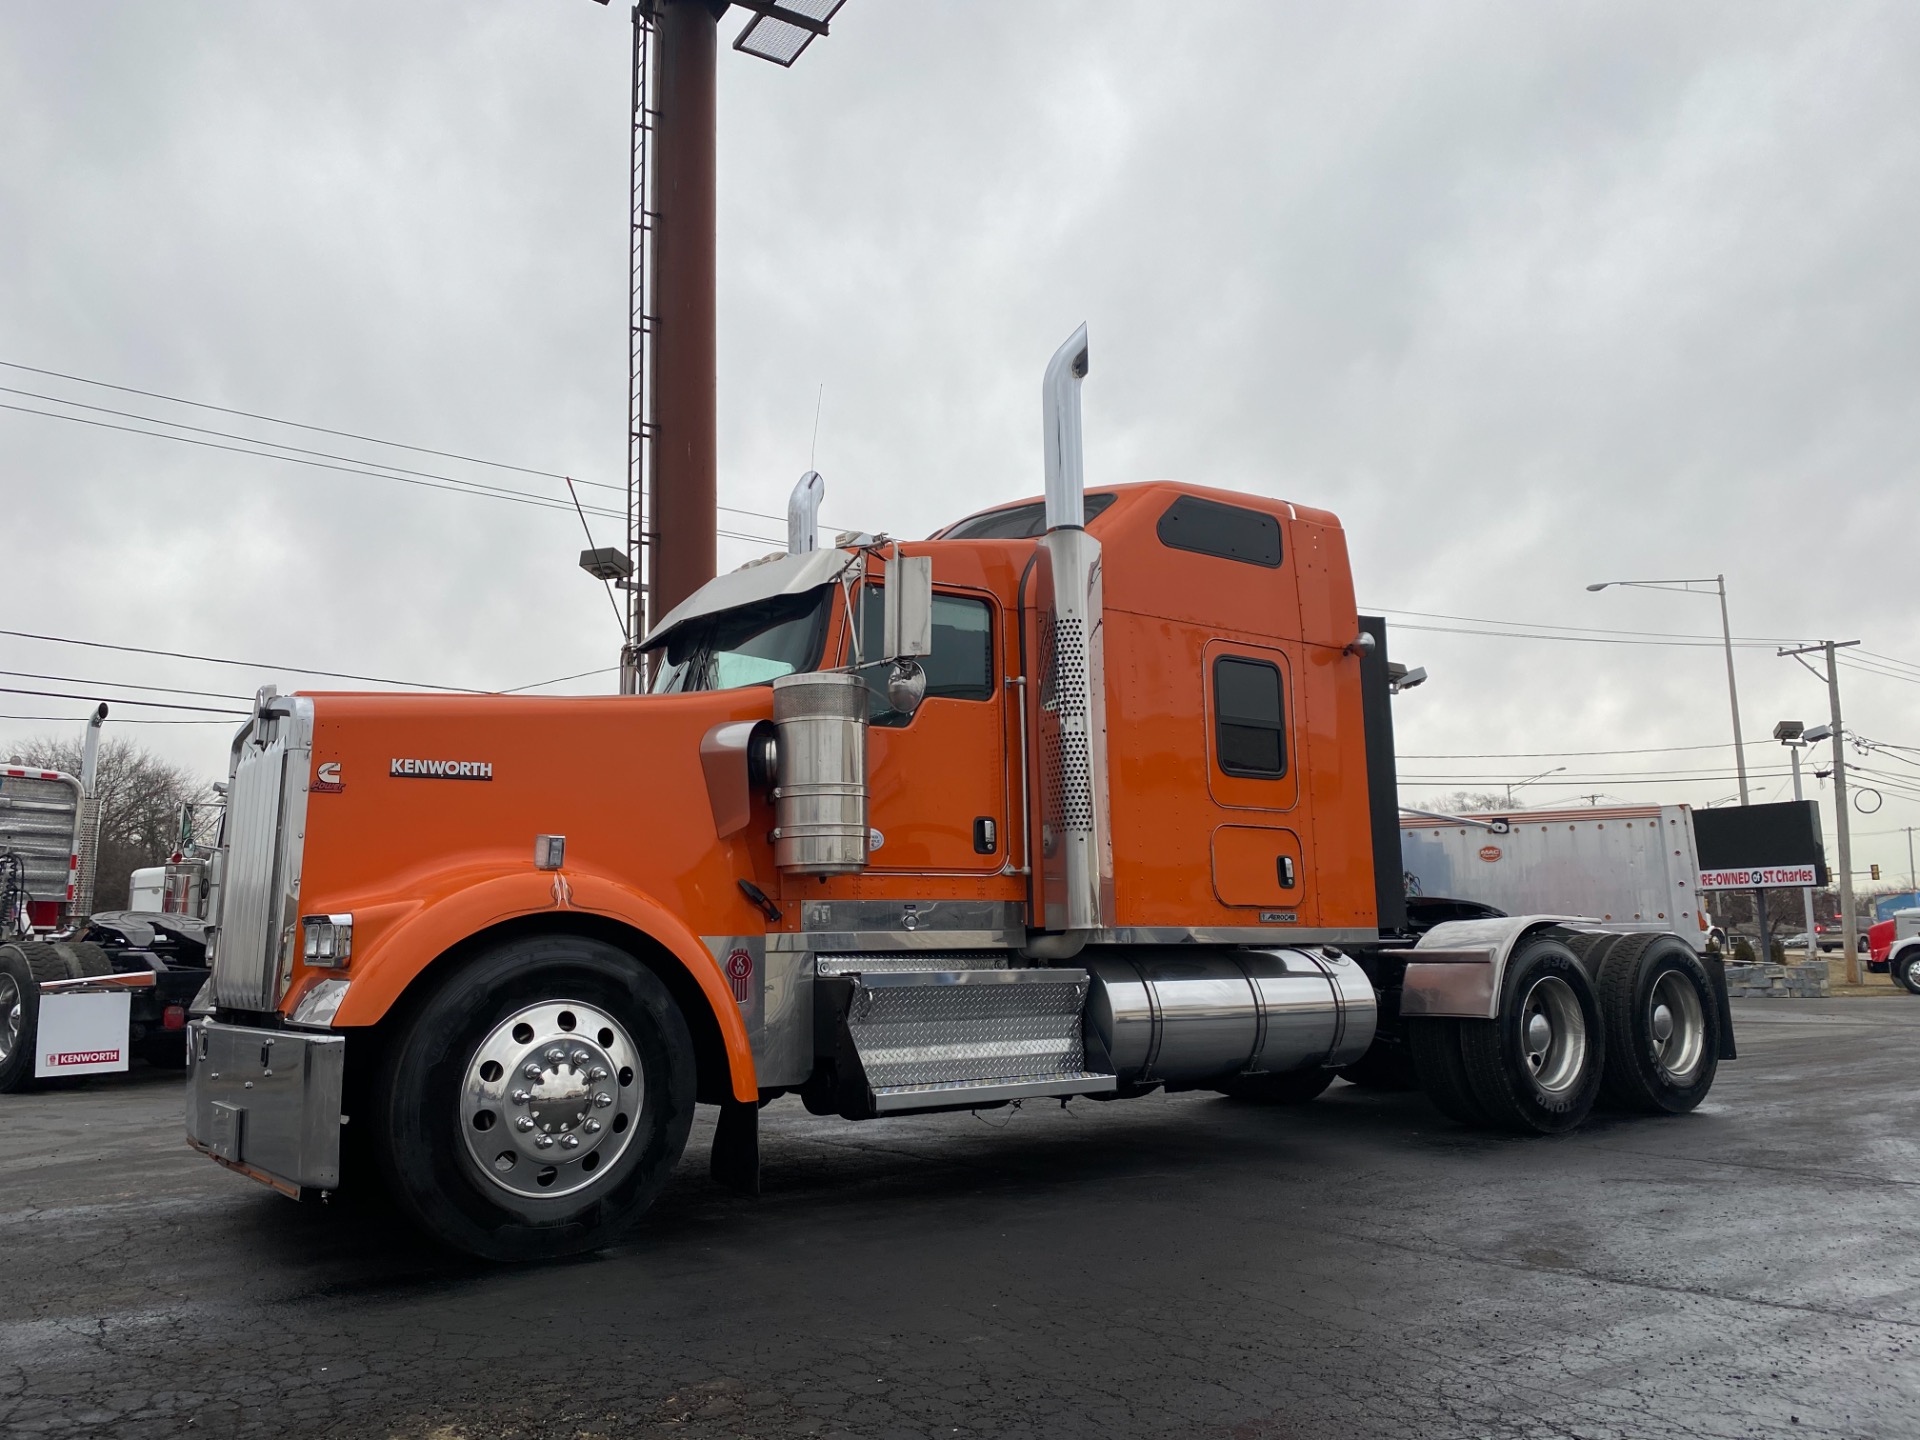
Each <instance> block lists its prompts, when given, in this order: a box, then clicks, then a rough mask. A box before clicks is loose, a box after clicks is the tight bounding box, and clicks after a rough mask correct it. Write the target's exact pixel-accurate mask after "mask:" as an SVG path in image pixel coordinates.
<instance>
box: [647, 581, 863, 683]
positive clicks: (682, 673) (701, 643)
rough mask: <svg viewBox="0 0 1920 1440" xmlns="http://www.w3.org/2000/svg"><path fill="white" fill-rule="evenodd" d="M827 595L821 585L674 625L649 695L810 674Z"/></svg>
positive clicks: (817, 658)
mask: <svg viewBox="0 0 1920 1440" xmlns="http://www.w3.org/2000/svg"><path fill="white" fill-rule="evenodd" d="M832 594H833V587H832V586H822V587H820V588H818V589H816V590H812V591H809V592H808V593H807V594H804V595H776V596H774V597H773V598H772V599H770V600H761V601H758V602H757V603H755V604H752V605H742V606H740V607H739V608H738V609H735V610H723V611H721V612H720V613H719V614H718V615H706V616H702V617H701V618H700V619H698V620H694V621H690V622H689V623H688V624H685V625H682V626H678V627H676V629H675V630H674V632H673V635H672V636H671V637H670V638H669V639H668V641H667V643H666V645H665V646H664V647H661V648H664V649H665V650H666V652H667V653H666V657H665V663H664V664H661V665H659V667H658V669H657V670H656V672H655V674H654V677H653V693H654V694H655V695H677V694H681V693H683V692H686V691H690V690H732V689H735V688H737V687H739V686H742V685H764V684H766V683H767V682H768V681H771V680H777V679H779V678H780V676H782V675H791V674H793V672H794V671H796V670H811V669H812V668H813V667H814V666H815V665H817V664H819V663H820V647H821V644H822V642H823V641H824V640H825V638H826V629H827V601H828V599H829V598H830V597H831V596H832ZM653 653H654V654H656V655H658V654H659V650H658V649H656V650H655V651H654V652H653Z"/></svg>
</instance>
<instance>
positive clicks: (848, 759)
mask: <svg viewBox="0 0 1920 1440" xmlns="http://www.w3.org/2000/svg"><path fill="white" fill-rule="evenodd" d="M773 723H774V727H775V728H776V729H777V730H778V731H779V760H778V762H777V766H776V769H777V778H776V781H775V785H774V791H773V805H774V825H775V829H774V832H773V859H774V863H775V864H776V865H778V866H779V867H780V868H781V869H782V870H791V871H794V872H795V873H797V874H801V875H850V874H853V873H855V872H856V871H860V870H864V869H865V868H866V865H867V684H866V681H864V680H862V679H861V678H860V677H859V676H858V675H844V674H835V673H830V672H820V673H810V674H801V675H782V676H781V677H780V678H779V679H777V680H775V681H774V682H773Z"/></svg>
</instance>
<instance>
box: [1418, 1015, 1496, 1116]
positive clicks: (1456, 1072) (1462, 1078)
mask: <svg viewBox="0 0 1920 1440" xmlns="http://www.w3.org/2000/svg"><path fill="white" fill-rule="evenodd" d="M1402 1023H1403V1024H1404V1025H1405V1027H1406V1032H1407V1048H1408V1049H1409V1050H1410V1051H1412V1052H1413V1069H1414V1073H1415V1074H1416V1075H1418V1076H1419V1077H1420V1088H1421V1089H1422V1090H1424V1091H1425V1092H1426V1095H1427V1098H1428V1099H1429V1100H1431V1101H1433V1103H1434V1106H1435V1108H1437V1109H1438V1110H1439V1111H1440V1113H1441V1114H1442V1115H1445V1116H1446V1117H1447V1118H1448V1119H1450V1120H1457V1121H1459V1122H1460V1123H1461V1124H1462V1125H1468V1126H1471V1127H1473V1128H1474V1129H1476V1130H1486V1129H1489V1128H1491V1127H1492V1125H1493V1118H1492V1117H1491V1116H1490V1115H1488V1114H1487V1109H1486V1107H1485V1106H1484V1105H1482V1104H1481V1103H1480V1098H1479V1097H1478V1096H1477V1095H1475V1094H1474V1093H1473V1086H1472V1084H1471V1083H1469V1081H1468V1079H1467V1065H1466V1061H1465V1059H1464V1058H1463V1057H1462V1055H1461V1053H1460V1027H1461V1024H1462V1023H1463V1022H1462V1021H1459V1020H1456V1019H1451V1018H1446V1017H1435V1018H1432V1019H1425V1020H1407V1021H1403V1022H1402ZM1464 1023H1467V1024H1473V1023H1476V1022H1473V1021H1467V1022H1464Z"/></svg>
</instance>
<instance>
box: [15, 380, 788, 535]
mask: <svg viewBox="0 0 1920 1440" xmlns="http://www.w3.org/2000/svg"><path fill="white" fill-rule="evenodd" d="M0 366H3V367H5V368H6V369H9V370H20V371H24V372H25V373H27V374H29V375H45V376H47V377H48V378H49V379H53V380H66V381H69V382H70V383H72V384H75V385H91V386H94V387H95V388H97V389H101V390H115V391H118V392H119V393H120V394H122V395H139V396H142V397H143V398H145V399H148V400H164V401H165V402H167V403H168V404H169V405H186V406H189V407H191V408H192V409H195V410H209V411H212V412H214V413H216V414H220V415H237V416H239V417H240V418H241V419H243V420H259V421H261V422H263V423H265V424H268V425H284V426H286V427H287V428H289V429H292V430H307V431H311V432H312V433H314V434H316V435H333V436H337V437H338V438H340V439H342V440H359V441H361V442H363V443H365V444H368V445H383V446H385V447H387V448H388V449H391V450H410V451H412V452H413V453H414V454H416V455H432V456H435V457H437V458H439V459H442V460H459V461H462V462H464V463H465V464H468V465H484V466H486V467H487V468H489V469H492V470H507V471H512V472H513V473H515V474H519V475H534V476H538V477H539V478H540V479H543V480H565V479H567V478H568V477H567V476H566V475H564V474H562V473H561V472H560V471H558V470H540V469H536V468H535V467H533V466H530V465H514V464H511V463H509V462H507V461H504V460H488V459H485V458H483V457H481V456H478V455H464V454H461V453H460V452H459V451H456V450H436V449H433V448H432V447H431V446H427V445H413V444H409V443H408V442H407V441H404V440H386V439H382V438H381V437H380V436H378V435H366V434H362V433H360V432H358V431H354V430H335V429H333V428H331V427H329V426H326V425H310V424H308V423H306V422H305V421H302V420H287V419H284V418H282V417H281V416H278V415H266V414H262V413H261V412H259V411H257V410H236V409H234V408H232V407H231V406H227V405H212V404H209V403H207V402H206V401H204V400H188V399H185V398H183V397H182V396H179V395H166V394H162V393H161V392H160V391H158V390H141V389H137V388H136V387H134V386H132V385H116V384H114V383H112V382H111V381H107V380H94V379H90V378H88V377H87V376H85V375H70V374H67V373H66V372H64V371H60V370H47V369H43V368H41V367H40V366H38V365H25V364H22V363H21V362H19V361H17V360H0ZM0 388H6V387H0ZM9 393H11V394H16V395H29V394H32V393H33V392H31V391H25V390H9ZM35 398H37V399H44V400H50V401H52V402H53V403H54V404H56V405H72V406H77V407H79V408H80V409H83V410H100V411H104V412H105V413H107V414H111V415H124V414H126V413H127V412H125V411H120V410H107V409H106V407H105V406H99V405H87V404H85V403H83V402H81V401H78V400H62V399H59V398H58V397H56V396H51V395H46V396H35ZM27 413H29V414H42V413H45V412H42V411H29V412H27ZM54 418H56V419H67V418H75V417H67V416H56V417H54ZM133 418H136V419H149V420H152V423H154V424H156V425H169V426H173V427H174V428H176V429H189V430H192V429H199V428H200V427H198V426H191V425H187V426H183V425H180V424H179V422H177V421H173V420H160V419H154V418H153V417H150V416H135V417H133ZM203 433H206V434H212V435H226V436H228V437H229V438H233V439H243V440H252V441H253V442H254V443H255V444H260V445H272V446H275V447H276V448H278V449H294V448H297V447H294V446H283V445H280V444H279V442H278V441H274V440H257V439H255V438H254V437H252V436H244V435H242V436H236V435H233V434H232V433H231V432H229V431H224V430H208V431H205V432H203ZM160 438H162V439H165V438H168V437H165V436H162V437H160ZM308 453H313V454H324V453H325V452H321V451H314V452H308ZM365 463H367V464H374V465H377V464H379V463H380V462H378V461H368V462H365ZM392 468H395V469H398V468H399V467H398V466H395V467H392ZM574 483H575V484H576V485H590V486H592V487H594V488H595V489H599V490H613V491H617V492H620V493H623V494H624V493H625V491H626V487H625V486H624V485H610V484H608V483H607V482H606V481H604V480H578V479H576V480H575V481H574ZM716 508H718V509H721V510H724V511H726V512H727V513H728V514H730V515H747V516H751V517H752V518H753V519H756V520H771V521H773V522H774V523H776V524H785V523H786V518H787V517H786V516H784V515H770V514H768V513H767V512H765V511H763V510H744V509H741V508H740V507H739V506H737V505H721V506H717V507H716ZM621 518H624V517H621ZM729 538H732V539H759V538H760V537H759V536H730V537H729ZM768 543H769V544H773V543H777V542H774V541H769V542H768Z"/></svg>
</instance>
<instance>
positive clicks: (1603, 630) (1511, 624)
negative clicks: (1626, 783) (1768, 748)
mask: <svg viewBox="0 0 1920 1440" xmlns="http://www.w3.org/2000/svg"><path fill="white" fill-rule="evenodd" d="M1360 608H1361V609H1362V610H1365V611H1367V612H1369V613H1371V612H1373V611H1376V610H1377V611H1378V612H1379V613H1380V614H1382V615H1412V616H1416V617H1417V618H1419V619H1422V620H1454V621H1458V622H1460V623H1461V624H1466V625H1498V626H1500V627H1502V628H1503V629H1508V630H1542V631H1551V632H1553V633H1554V634H1556V635H1559V634H1563V633H1568V632H1571V633H1573V634H1580V635H1619V636H1640V637H1644V638H1647V639H1653V640H1702V641H1706V642H1708V643H1710V644H1713V645H1724V644H1725V643H1726V642H1725V639H1724V638H1723V637H1722V636H1719V635H1704V634H1701V635H1696V634H1693V633H1691V632H1687V631H1672V630H1622V629H1620V628H1618V627H1615V626H1605V625H1560V624H1545V623H1542V622H1539V621H1534V620H1492V619H1488V618H1486V617H1484V616H1480V615H1445V614H1441V613H1439V612H1438V611H1433V610H1396V609H1394V608H1393V607H1392V606H1391V605H1363V606H1361V607H1360ZM1394 628H1396V629H1408V630H1411V629H1414V628H1416V627H1414V626H1411V625H1400V624H1398V623H1396V625H1395V627H1394ZM1733 641H1734V644H1736V645H1740V644H1747V645H1798V644H1800V643H1801V642H1800V640H1799V639H1797V638H1787V639H1781V638H1778V637H1770V636H1765V635H1736V636H1734V637H1733Z"/></svg>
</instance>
